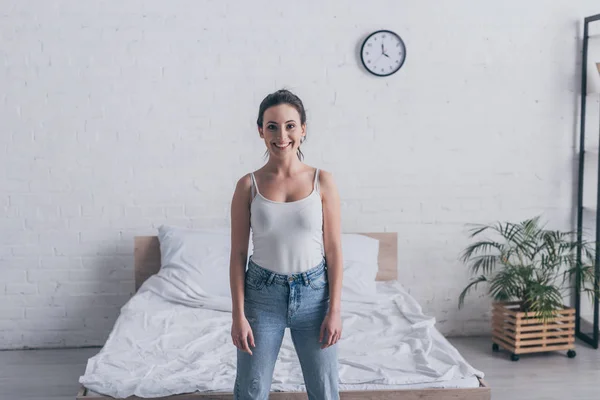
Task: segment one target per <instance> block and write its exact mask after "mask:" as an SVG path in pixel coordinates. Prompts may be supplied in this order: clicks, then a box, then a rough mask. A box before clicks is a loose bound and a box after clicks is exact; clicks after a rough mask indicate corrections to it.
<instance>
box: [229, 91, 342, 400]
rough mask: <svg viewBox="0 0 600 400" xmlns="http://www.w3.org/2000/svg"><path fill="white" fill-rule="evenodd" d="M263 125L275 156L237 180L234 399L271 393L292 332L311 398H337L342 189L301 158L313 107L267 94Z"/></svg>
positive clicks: (233, 259)
mask: <svg viewBox="0 0 600 400" xmlns="http://www.w3.org/2000/svg"><path fill="white" fill-rule="evenodd" d="M257 128H258V133H259V136H260V138H261V139H262V140H263V141H264V143H265V146H266V148H267V153H266V154H267V155H268V156H269V158H268V161H267V163H266V164H265V165H264V166H263V167H262V168H260V169H259V170H258V171H255V172H251V173H250V174H246V175H245V176H244V177H242V178H241V179H240V180H239V181H238V183H237V186H236V190H235V193H234V195H233V200H232V204H231V243H232V247H231V260H230V285H231V297H232V316H233V318H232V319H233V321H232V326H231V339H232V342H233V344H234V345H235V346H236V347H237V349H238V350H237V371H236V380H235V386H234V387H235V390H234V398H235V399H250V398H251V399H267V398H268V397H269V392H270V389H271V382H272V380H273V372H274V367H275V361H276V360H277V356H278V354H279V350H280V347H281V343H282V340H283V336H284V332H285V329H286V328H290V333H291V336H292V338H293V343H294V347H295V349H296V353H297V355H298V359H299V361H300V364H301V366H302V371H303V372H304V374H303V375H304V380H305V383H306V389H307V392H308V395H309V399H338V398H339V394H338V381H339V376H338V360H337V342H338V340H339V339H340V337H341V334H342V321H341V310H340V303H341V290H342V287H341V286H342V271H343V266H342V263H343V261H342V255H341V254H342V249H341V224H340V201H339V196H338V193H337V188H336V186H335V183H334V181H333V177H332V175H331V174H330V173H329V172H327V171H321V170H320V169H319V168H315V167H311V166H308V165H306V164H304V163H303V162H302V159H303V154H302V152H301V151H300V145H301V144H302V143H303V142H304V140H305V138H306V112H305V110H304V105H303V104H302V101H301V100H300V99H299V98H298V97H297V96H296V95H294V94H293V93H291V92H289V91H287V90H279V91H277V92H275V93H272V94H270V95H268V96H267V97H266V98H265V99H264V100H263V101H262V103H261V104H260V108H259V113H258V119H257ZM259 188H260V189H259ZM250 230H252V244H253V253H252V255H251V257H248V239H249V235H250ZM246 267H248V268H247V270H246Z"/></svg>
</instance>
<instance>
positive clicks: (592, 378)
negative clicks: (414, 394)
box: [0, 337, 600, 400]
mask: <svg viewBox="0 0 600 400" xmlns="http://www.w3.org/2000/svg"><path fill="white" fill-rule="evenodd" d="M449 340H450V342H451V343H452V344H453V345H454V346H456V348H457V349H458V350H459V352H460V353H461V354H462V355H463V356H464V357H465V359H466V360H467V361H469V362H470V363H471V365H473V366H474V367H475V368H477V369H479V370H481V371H483V372H484V373H485V374H486V377H485V380H486V381H487V382H488V384H489V385H490V386H491V387H492V399H493V400H504V399H506V400H508V399H510V400H516V399H528V400H534V399H545V400H546V399H548V400H550V399H561V400H571V399H577V400H586V399H590V400H592V399H594V400H597V399H598V390H599V389H600V350H593V349H591V348H590V347H589V346H587V345H586V344H584V343H581V342H578V343H577V349H576V350H577V357H576V358H575V359H569V358H567V357H566V352H554V353H545V354H535V355H523V356H521V360H520V361H518V362H512V361H510V357H509V355H508V353H506V352H503V351H501V352H499V353H493V352H492V350H491V341H490V339H489V338H488V337H470V338H449ZM98 351H99V348H87V349H60V350H19V351H0V400H42V399H43V400H73V399H74V398H75V394H76V393H77V390H78V388H79V384H78V382H77V380H78V378H79V376H80V375H81V374H83V372H84V370H85V365H86V361H87V359H88V358H89V357H92V356H93V355H94V354H96V353H97V352H98Z"/></svg>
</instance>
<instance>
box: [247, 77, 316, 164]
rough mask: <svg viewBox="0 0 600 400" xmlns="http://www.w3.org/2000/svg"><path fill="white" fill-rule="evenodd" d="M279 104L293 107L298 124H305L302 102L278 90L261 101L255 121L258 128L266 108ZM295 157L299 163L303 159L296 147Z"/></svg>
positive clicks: (288, 93) (292, 95) (260, 125)
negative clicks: (298, 119) (296, 114)
mask: <svg viewBox="0 0 600 400" xmlns="http://www.w3.org/2000/svg"><path fill="white" fill-rule="evenodd" d="M280 104H288V105H290V106H292V107H294V108H295V109H296V111H298V114H299V115H300V124H301V125H304V124H306V110H305V109H304V104H302V100H300V98H299V97H298V96H296V95H295V94H293V93H292V92H290V91H289V90H287V89H280V90H278V91H276V92H273V93H271V94H269V95H267V97H265V98H264V99H263V101H262V102H261V103H260V107H259V109H258V119H257V120H256V124H257V125H258V126H259V128H262V126H263V116H264V114H265V111H266V110H267V108H270V107H273V106H278V105H280ZM304 140H306V136H304ZM301 143H302V142H301ZM268 154H269V151H268V150H267V151H266V152H265V157H266V156H267V155H268ZM297 155H298V158H299V159H300V161H302V159H303V158H304V154H302V151H301V150H300V147H298V151H297Z"/></svg>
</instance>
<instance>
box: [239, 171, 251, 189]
mask: <svg viewBox="0 0 600 400" xmlns="http://www.w3.org/2000/svg"><path fill="white" fill-rule="evenodd" d="M251 174H252V172H248V173H246V174H244V175H242V176H241V177H240V178H238V180H237V183H236V185H235V188H236V190H241V191H244V192H245V191H249V190H250V187H251V186H252V177H251Z"/></svg>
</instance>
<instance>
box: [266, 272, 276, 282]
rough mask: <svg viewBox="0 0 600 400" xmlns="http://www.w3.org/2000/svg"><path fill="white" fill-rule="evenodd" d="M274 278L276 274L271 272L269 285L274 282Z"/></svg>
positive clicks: (268, 280)
mask: <svg viewBox="0 0 600 400" xmlns="http://www.w3.org/2000/svg"><path fill="white" fill-rule="evenodd" d="M273 279H275V274H274V273H272V272H271V274H270V275H269V279H267V285H270V284H271V283H273Z"/></svg>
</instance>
